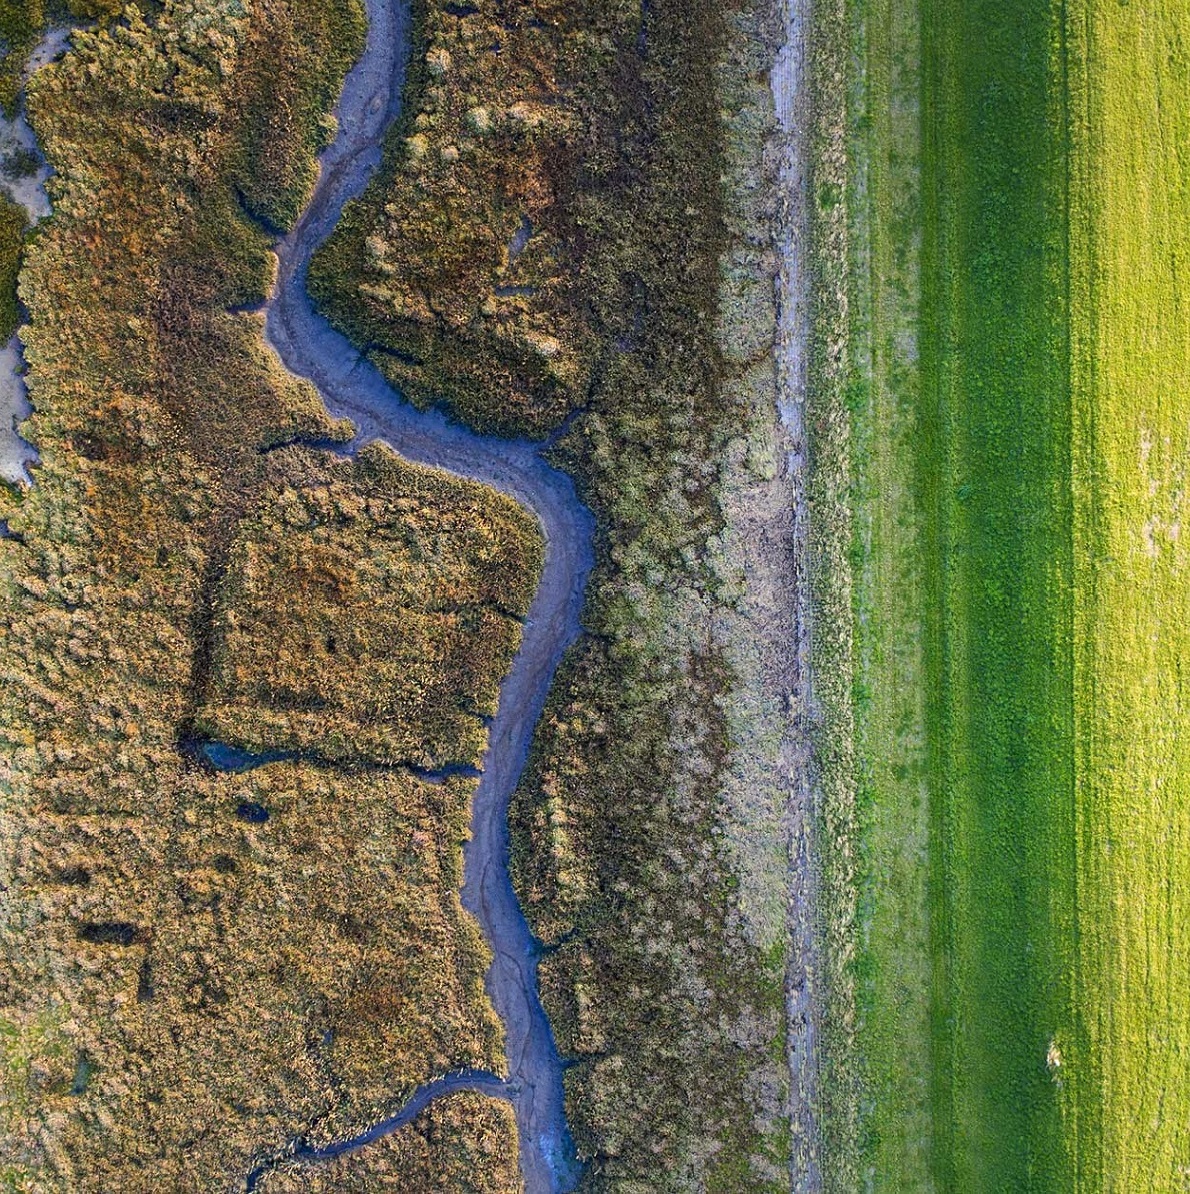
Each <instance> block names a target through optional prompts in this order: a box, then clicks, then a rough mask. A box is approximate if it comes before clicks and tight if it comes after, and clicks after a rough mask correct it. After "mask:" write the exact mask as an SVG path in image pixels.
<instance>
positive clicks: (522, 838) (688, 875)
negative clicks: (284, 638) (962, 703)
mask: <svg viewBox="0 0 1190 1194" xmlns="http://www.w3.org/2000/svg"><path fill="white" fill-rule="evenodd" d="M471 10H474V11H471ZM416 11H417V12H418V13H419V20H420V23H419V33H418V38H419V41H418V44H419V49H418V52H417V56H415V57H416V58H417V60H415V63H414V70H413V72H412V75H411V80H410V85H409V88H408V91H407V96H406V105H407V107H406V115H405V118H404V121H403V125H402V127H401V128H400V129H399V130H397V132H396V133H395V135H394V137H393V138H392V141H391V142H390V144H389V146H388V151H387V155H386V165H385V167H384V169H383V170H382V175H381V178H380V179H379V181H378V182H377V183H376V184H375V185H374V186H373V188H372V190H371V191H370V192H369V193H368V194H366V195H365V196H364V198H363V200H362V201H361V202H360V203H359V204H357V205H355V206H354V207H352V208H350V209H349V210H348V212H347V214H346V216H345V219H344V223H343V225H342V226H341V230H340V232H339V233H338V234H337V235H336V237H335V238H333V239H332V241H331V242H330V243H329V245H328V247H327V248H326V249H325V250H324V251H323V253H321V254H320V255H319V257H318V258H316V260H315V263H314V267H313V270H312V282H311V285H312V289H313V291H314V292H315V294H316V295H317V296H318V297H319V299H320V301H321V302H322V304H323V306H324V307H325V309H326V310H327V311H328V313H329V314H330V316H331V318H332V319H334V320H335V321H336V322H338V323H339V324H340V325H341V326H342V327H344V328H345V329H346V330H347V331H348V332H349V333H350V334H352V335H353V336H354V337H355V338H357V339H358V340H359V341H361V342H363V343H366V344H370V345H372V348H373V357H374V359H376V360H377V362H378V363H379V364H380V365H381V366H382V367H383V368H385V369H386V370H387V371H388V373H389V375H390V376H391V377H392V378H393V379H394V380H395V381H397V382H398V383H399V384H400V385H401V386H402V387H404V388H405V389H406V391H407V392H408V393H409V394H410V396H411V397H413V398H414V399H415V400H417V401H426V400H434V399H441V400H445V401H449V402H451V403H452V405H453V407H454V409H455V410H456V411H457V412H458V413H459V414H460V415H461V416H463V417H465V418H466V419H468V421H470V422H472V423H475V424H478V425H480V426H484V427H491V428H498V429H501V430H505V431H507V430H527V431H530V432H538V433H539V432H541V431H543V430H545V429H548V428H549V427H552V426H555V425H556V424H557V423H558V422H559V420H560V419H561V418H562V416H563V415H565V414H566V413H567V412H568V411H580V412H581V413H580V414H579V415H578V417H577V419H576V421H575V423H574V425H573V427H572V429H571V431H570V433H569V434H568V436H567V437H566V439H565V441H564V443H563V445H562V448H561V451H560V454H559V459H561V460H562V461H563V462H564V463H565V465H566V467H567V468H569V469H571V470H572V471H573V472H574V474H575V475H576V477H577V478H578V480H579V484H580V487H581V490H582V492H583V495H584V497H585V499H586V500H587V501H588V502H589V503H590V504H591V506H592V508H593V509H594V511H595V513H596V515H597V517H598V520H599V537H598V544H597V546H598V556H599V558H598V563H597V567H596V571H595V574H594V576H593V578H592V581H591V586H590V590H589V600H588V607H587V612H586V619H587V624H588V626H589V628H590V634H588V635H587V636H586V637H585V638H584V639H583V641H582V642H581V644H580V645H579V646H578V647H577V648H576V649H575V651H574V652H573V653H572V654H571V656H570V658H569V659H568V660H567V661H566V663H565V665H564V667H563V670H562V673H561V675H560V677H559V680H558V682H557V683H556V685H555V690H554V693H553V694H552V696H551V700H550V704H549V707H548V709H547V712H546V716H545V718H544V720H543V723H542V726H541V729H540V731H539V734H538V740H537V745H536V748H535V753H534V757H533V760H532V762H531V765H530V769H529V772H528V773H527V776H526V780H525V783H524V784H523V785H522V789H521V792H520V793H519V795H518V798H517V802H516V807H515V811H514V851H515V859H514V861H515V867H516V873H517V883H518V887H519V890H520V892H521V895H522V899H523V900H524V903H525V906H526V910H527V913H528V916H529V919H530V922H531V923H532V925H533V927H534V930H535V932H537V933H538V934H539V935H540V936H541V937H542V938H543V939H545V940H546V941H548V942H552V943H557V948H556V949H555V950H551V952H550V953H549V954H548V955H547V956H546V957H545V958H544V959H543V962H542V966H541V980H542V987H543V996H544V999H545V1002H546V1006H547V1008H548V1010H549V1012H550V1015H551V1019H552V1022H553V1026H554V1029H555V1032H556V1035H557V1037H558V1041H559V1044H560V1047H561V1049H562V1052H563V1053H564V1054H566V1055H569V1056H571V1057H572V1058H573V1059H574V1060H575V1061H576V1063H577V1064H575V1065H574V1066H572V1067H571V1068H570V1069H568V1071H567V1089H568V1099H569V1113H570V1119H571V1124H572V1127H573V1128H574V1131H575V1134H576V1137H577V1140H578V1144H579V1148H580V1151H581V1152H582V1154H583V1155H584V1156H585V1157H587V1158H589V1159H590V1160H591V1162H592V1164H591V1168H590V1170H589V1182H590V1185H591V1188H605V1186H611V1185H617V1186H618V1188H623V1189H628V1188H633V1183H635V1184H636V1185H637V1186H638V1187H639V1188H648V1189H651V1190H668V1189H675V1190H676V1189H708V1190H738V1189H744V1188H747V1189H757V1190H761V1189H770V1188H772V1189H783V1188H785V1186H786V1183H787V1181H788V1175H787V1172H783V1170H784V1166H785V1165H786V1160H785V1158H786V1156H787V1148H788V1141H787V1123H786V1120H785V1118H784V1113H783V1106H782V1100H783V1098H784V1093H783V1090H784V1088H783V1083H784V1057H783V1048H784V1046H783V992H782V988H781V982H782V976H783V970H784V965H785V957H784V949H783V944H782V937H783V933H782V925H783V920H782V918H783V915H784V909H783V894H784V893H783V891H782V889H781V886H780V883H781V879H780V875H781V867H780V866H778V867H777V868H776V872H777V878H776V879H775V880H774V881H773V883H771V884H768V885H767V887H766V889H765V890H764V891H761V892H760V894H759V895H757V886H763V885H756V886H753V885H751V883H750V881H749V880H748V878H747V875H748V868H749V866H750V865H751V864H750V862H749V861H748V859H749V857H751V856H749V855H748V854H747V851H748V850H749V849H751V850H752V851H753V854H754V855H755V853H757V852H760V851H763V852H767V853H766V857H767V856H768V854H775V855H779V854H780V853H781V850H782V849H783V842H782V838H781V816H782V815H783V811H784V805H783V804H781V796H780V793H773V792H771V791H770V790H769V788H768V787H766V786H765V785H764V783H756V784H752V785H748V791H747V792H745V793H743V795H742V797H741V798H740V805H733V804H732V803H731V802H730V801H729V800H726V799H724V796H723V792H724V785H725V784H726V783H727V782H728V780H727V776H728V772H729V771H730V769H731V767H732V766H733V753H732V752H733V750H734V747H735V735H736V732H737V730H736V725H737V724H738V723H740V722H743V721H746V718H747V716H748V715H747V714H745V713H741V711H740V705H741V704H742V703H743V702H741V701H740V700H739V697H740V692H741V687H740V684H739V682H738V679H737V676H736V674H735V673H734V672H733V669H732V668H731V667H729V666H728V665H727V656H728V651H727V649H726V648H725V647H724V638H725V635H726V633H727V632H726V630H725V627H726V626H728V625H730V624H732V621H731V620H732V618H734V617H735V616H736V610H737V606H738V604H739V602H741V601H742V600H743V599H744V598H743V597H742V596H741V594H745V593H746V591H747V585H746V584H745V582H744V579H743V577H744V569H745V568H746V567H747V565H745V564H744V563H742V559H743V558H745V557H746V552H747V550H754V551H755V550H758V549H759V544H756V543H752V544H748V545H744V547H743V548H741V549H740V551H741V555H740V557H739V558H735V557H733V556H731V552H733V551H735V550H736V547H738V546H739V545H738V544H735V543H734V540H732V541H731V543H732V544H733V546H730V547H729V536H728V535H727V534H726V533H725V524H726V523H727V522H728V516H727V514H726V509H727V497H726V493H727V488H728V482H727V480H726V478H727V477H728V476H729V475H732V476H734V475H737V474H747V475H749V476H753V475H755V476H760V475H767V476H770V477H771V476H772V473H773V459H772V443H771V438H770V440H769V442H768V443H767V447H766V445H765V444H764V443H762V442H761V440H762V439H763V435H762V433H761V431H760V430H759V428H760V424H761V423H762V421H763V419H765V418H768V419H769V420H770V422H771V420H772V393H773V389H772V387H773V379H772V361H771V352H770V344H771V335H770V334H769V333H770V331H771V328H772V319H773V313H772V298H771V293H772V291H771V281H770V277H771V273H770V271H771V268H772V262H771V259H766V257H765V252H766V250H767V240H766V236H767V232H766V231H765V229H766V228H767V225H766V216H765V213H764V212H763V211H761V210H758V209H759V208H760V207H762V206H763V202H764V193H763V191H762V190H758V189H757V188H756V186H755V180H756V177H757V172H758V170H759V161H758V159H759V155H760V149H761V144H762V139H763V136H764V134H765V132H766V131H767V125H766V121H767V120H768V119H769V115H768V113H767V112H766V110H765V106H764V105H765V103H766V102H768V101H767V89H766V88H765V86H764V79H765V75H764V65H763V59H764V57H765V54H766V52H767V48H766V47H765V45H764V43H763V40H762V36H763V35H762V34H761V33H760V32H759V28H758V25H757V24H756V17H755V13H754V11H753V9H752V8H751V7H750V6H748V5H745V4H738V5H729V6H726V8H725V7H724V6H722V5H714V4H709V3H703V2H702V0H698V2H697V3H689V2H682V3H677V2H672V0H658V2H656V3H651V4H650V5H648V6H647V7H646V9H645V10H644V15H643V18H642V9H641V6H640V4H639V3H635V2H627V0H626V2H624V3H618V4H608V3H605V2H604V0H598V2H596V0H590V2H586V3H580V4H574V3H569V4H560V3H559V4H555V3H537V4H533V5H529V4H516V5H507V6H503V7H502V6H500V5H498V4H496V3H494V0H479V2H478V3H476V4H475V5H470V6H467V9H466V10H463V9H462V8H461V6H458V5H453V4H446V3H442V2H439V0H433V2H428V3H424V4H420V5H418V6H417V10H416ZM750 22H751V23H750ZM497 46H498V48H499V52H498V53H497V49H496V48H497ZM728 47H734V50H733V51H732V52H730V53H729V52H728ZM418 56H419V57H418ZM733 72H734V74H733ZM729 136H730V137H734V138H735V139H736V141H737V143H738V145H737V148H738V153H739V155H740V157H739V160H735V159H732V160H731V161H729V160H728V156H727V150H726V149H725V145H726V143H727V142H728V140H729ZM749 155H751V156H749ZM745 159H746V162H747V166H746V168H745V166H744V165H743V164H742V163H743V162H744V160H745ZM733 171H734V172H736V173H735V174H733ZM749 171H751V173H749ZM737 174H738V177H737V176H736V175H737ZM729 178H730V181H728V179H729ZM725 186H738V188H739V189H738V192H736V193H735V194H734V195H733V198H732V203H733V205H734V206H732V208H731V211H730V213H728V212H726V211H725V206H726V205H725V200H724V190H723V188H724V187H725ZM721 271H722V272H721ZM721 287H722V288H723V289H722V290H721V289H720V288H721ZM722 294H731V295H733V296H734V297H733V299H732V300H730V301H728V300H724V301H723V302H722V303H720V302H719V301H718V300H717V295H722ZM733 304H734V305H733ZM749 436H754V438H753V439H751V440H750V439H749V438H748V437H749ZM770 436H771V430H770ZM766 451H767V456H766ZM729 557H730V558H729ZM753 629H754V628H753ZM752 637H753V638H754V637H755V635H753V636H752ZM777 691H778V690H776V689H774V690H773V691H771V692H770V693H769V694H768V695H769V696H770V697H771V698H772V699H774V700H775V699H777V697H776V695H775V693H776V692H777ZM774 772H775V768H774ZM768 778H769V780H771V779H772V776H771V775H770V776H769V777H768ZM748 800H751V801H752V805H751V807H748V805H747V801H748ZM770 800H772V801H773V804H772V807H770V806H769V804H768V802H769V801H770ZM741 806H742V811H741ZM749 818H751V820H750V819H749ZM761 818H768V819H767V820H763V822H762V820H761ZM762 824H763V829H761V828H758V826H761V825H762ZM749 835H751V836H749ZM750 841H751V842H754V843H758V844H754V845H752V846H749V845H748V843H749V842H750ZM772 905H775V908H776V912H775V929H774V931H773V932H772V933H771V934H770V933H769V930H770V929H773V924H772V923H771V920H772V918H771V917H770V919H769V920H767V921H766V920H765V917H768V916H769V912H770V906H772Z"/></svg>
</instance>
